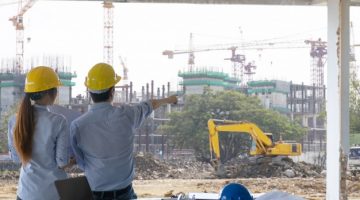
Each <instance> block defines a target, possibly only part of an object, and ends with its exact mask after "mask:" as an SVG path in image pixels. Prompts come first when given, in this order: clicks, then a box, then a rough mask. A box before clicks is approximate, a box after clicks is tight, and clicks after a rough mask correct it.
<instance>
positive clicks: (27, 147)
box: [14, 88, 57, 165]
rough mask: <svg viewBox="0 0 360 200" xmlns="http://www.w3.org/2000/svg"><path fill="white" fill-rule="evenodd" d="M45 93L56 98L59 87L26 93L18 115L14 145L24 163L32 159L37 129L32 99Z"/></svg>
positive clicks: (37, 98)
mask: <svg viewBox="0 0 360 200" xmlns="http://www.w3.org/2000/svg"><path fill="white" fill-rule="evenodd" d="M45 94H49V95H50V97H52V98H55V97H56V94H57V88H52V89H49V90H46V91H42V92H36V93H25V97H24V98H23V100H22V102H21V104H20V108H19V111H18V113H17V117H16V124H15V130H14V145H15V148H16V151H17V153H18V154H19V157H20V159H21V162H22V164H24V165H25V164H26V163H28V162H29V161H30V159H31V154H32V145H33V138H34V131H35V116H34V107H33V106H32V105H31V100H35V101H36V100H40V99H41V98H42V97H43V96H44V95H45Z"/></svg>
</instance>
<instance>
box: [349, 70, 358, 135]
mask: <svg viewBox="0 0 360 200" xmlns="http://www.w3.org/2000/svg"><path fill="white" fill-rule="evenodd" d="M349 101H350V102H349V104H350V108H349V112H350V133H351V134H359V133H360V81H359V79H357V76H356V73H355V72H353V73H352V74H351V76H350V99H349Z"/></svg>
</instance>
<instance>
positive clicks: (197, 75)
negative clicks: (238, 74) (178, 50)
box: [178, 69, 240, 94]
mask: <svg viewBox="0 0 360 200" xmlns="http://www.w3.org/2000/svg"><path fill="white" fill-rule="evenodd" d="M178 76H179V77H181V78H182V79H183V80H182V81H181V82H180V83H179V84H180V85H181V86H183V90H184V93H185V94H202V93H203V92H204V88H205V87H210V89H211V90H213V91H222V90H229V89H230V90H231V89H232V90H236V89H239V83H240V80H238V79H235V78H231V77H230V76H229V75H228V74H226V73H224V72H219V71H213V70H207V69H202V70H195V71H191V72H190V71H187V72H179V73H178Z"/></svg>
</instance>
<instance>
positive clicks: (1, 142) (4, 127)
mask: <svg viewBox="0 0 360 200" xmlns="http://www.w3.org/2000/svg"><path fill="white" fill-rule="evenodd" d="M16 108H17V104H16V105H13V106H11V107H10V108H9V109H8V110H7V111H6V112H5V114H4V115H3V117H2V120H1V126H0V152H3V153H4V152H8V137H7V132H8V122H9V119H10V117H11V116H12V115H14V114H15V112H16Z"/></svg>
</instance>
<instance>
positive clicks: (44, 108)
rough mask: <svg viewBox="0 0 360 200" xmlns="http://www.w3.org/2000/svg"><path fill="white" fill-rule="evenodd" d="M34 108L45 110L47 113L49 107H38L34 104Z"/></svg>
mask: <svg viewBox="0 0 360 200" xmlns="http://www.w3.org/2000/svg"><path fill="white" fill-rule="evenodd" d="M34 107H35V108H37V109H40V110H47V111H49V107H48V106H44V105H39V104H34Z"/></svg>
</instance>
